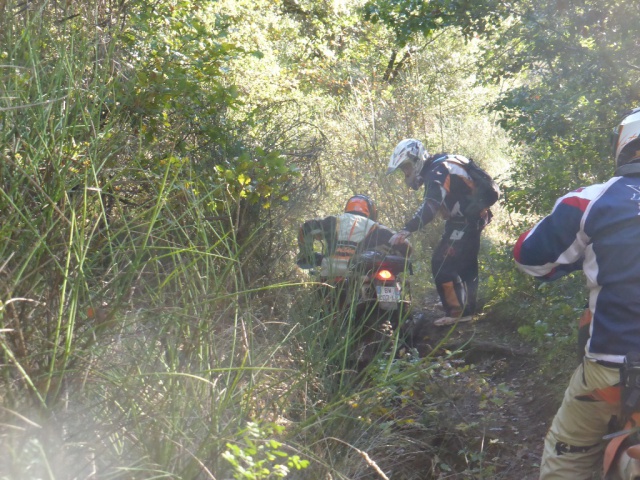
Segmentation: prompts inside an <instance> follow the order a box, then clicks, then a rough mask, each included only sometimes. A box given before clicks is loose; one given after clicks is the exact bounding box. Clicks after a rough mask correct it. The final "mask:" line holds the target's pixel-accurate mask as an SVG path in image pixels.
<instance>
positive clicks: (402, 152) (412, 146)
mask: <svg viewBox="0 0 640 480" xmlns="http://www.w3.org/2000/svg"><path fill="white" fill-rule="evenodd" d="M428 155H429V154H428V152H427V150H426V148H424V145H423V144H422V142H421V141H420V140H416V139H415V138H405V139H404V140H402V141H401V142H400V143H399V144H398V145H396V148H395V150H393V153H392V154H391V158H390V159H389V167H388V168H387V174H391V173H393V172H395V171H396V169H397V168H398V167H400V166H401V165H403V164H405V163H411V164H412V165H413V171H414V175H415V176H417V175H419V174H420V172H421V171H422V167H423V166H424V163H425V161H426V160H427V156H428Z"/></svg>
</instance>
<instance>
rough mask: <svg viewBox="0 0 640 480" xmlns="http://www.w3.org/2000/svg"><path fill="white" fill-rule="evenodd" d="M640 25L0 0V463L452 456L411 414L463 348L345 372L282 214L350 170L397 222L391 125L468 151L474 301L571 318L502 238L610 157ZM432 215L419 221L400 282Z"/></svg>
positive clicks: (453, 13) (472, 6)
mask: <svg viewBox="0 0 640 480" xmlns="http://www.w3.org/2000/svg"><path fill="white" fill-rule="evenodd" d="M637 25H640V4H638V3H637V2H623V1H621V0H597V1H596V0H579V1H573V2H571V1H565V0H553V1H552V0H536V1H533V0H525V1H521V2H513V3H506V2H502V1H498V0H484V1H479V2H476V1H467V0H454V1H450V0H447V1H444V0H439V1H432V2H415V1H410V0H369V1H349V2H347V1H339V0H277V1H273V0H219V1H197V2H196V1H187V0H156V1H152V2H150V1H145V0H128V1H125V0H98V1H96V2H88V3H78V2H69V1H47V0H31V1H29V0H27V1H19V0H0V79H1V81H0V318H1V324H0V358H1V359H2V366H1V369H0V373H1V378H0V392H1V393H0V419H1V420H0V423H1V424H2V427H1V428H2V430H1V433H0V439H1V441H0V444H2V446H3V447H4V448H3V452H4V454H3V458H4V460H3V461H2V462H0V477H2V478H87V477H89V476H93V477H95V478H185V479H191V478H218V479H220V478H232V477H233V478H249V479H260V478H281V477H285V476H286V477H289V478H314V479H315V478H385V475H391V473H390V472H392V473H393V478H398V479H402V478H407V479H409V478H420V479H424V478H438V475H439V473H440V472H443V471H451V469H452V468H454V467H452V465H453V463H454V462H455V461H457V460H456V459H451V460H450V461H449V463H447V461H444V460H443V459H442V457H441V456H440V457H438V455H437V452H436V450H435V448H436V447H434V446H433V445H434V444H433V443H431V442H429V441H425V442H423V443H421V442H418V441H417V440H416V438H417V437H416V436H415V434H416V431H419V432H421V435H422V436H421V438H422V439H425V438H429V437H430V436H432V437H433V436H435V435H436V432H441V427H442V426H441V425H440V424H439V423H438V405H439V397H438V392H437V391H435V390H433V389H432V388H431V387H430V385H431V384H432V379H433V378H434V376H438V375H441V371H442V369H443V368H453V367H451V366H450V365H449V367H444V366H443V365H448V364H446V363H443V362H442V361H441V360H438V359H435V358H423V359H417V358H415V357H411V356H409V357H408V358H405V359H404V360H402V361H395V362H392V361H390V360H389V359H388V358H386V357H385V358H380V359H379V361H378V362H376V363H374V364H373V365H372V367H371V369H370V371H369V372H368V374H367V380H366V382H365V384H364V385H366V386H363V385H359V386H357V385H354V384H353V383H352V380H353V378H352V377H351V376H350V375H349V374H348V373H346V372H345V371H344V369H342V370H341V363H340V360H339V359H340V358H341V356H342V355H343V353H342V352H343V350H344V345H342V344H341V339H340V338H339V337H338V338H336V332H335V331H333V330H332V329H331V328H330V327H329V325H330V324H329V322H328V321H327V318H325V317H323V316H322V315H323V314H321V313H318V310H317V309H315V308H314V307H313V304H312V300H311V298H312V295H310V291H311V289H312V285H311V284H310V283H309V282H310V281H311V280H312V278H311V277H309V276H307V275H305V274H304V273H302V272H301V271H300V270H298V269H297V268H295V264H294V262H293V259H294V256H295V253H296V248H297V246H296V233H297V227H298V225H299V224H300V223H301V221H303V220H304V219H307V218H310V217H315V216H322V215H324V214H328V213H333V212H335V211H337V210H339V209H340V208H341V206H342V204H343V202H344V201H345V199H346V198H347V197H348V196H349V195H351V194H354V193H368V194H370V195H371V196H372V197H373V198H375V200H376V201H377V204H378V209H379V211H380V212H381V220H382V221H383V223H386V224H388V225H389V226H391V227H393V228H399V227H400V226H402V224H403V222H404V220H405V219H406V218H407V216H408V215H410V214H412V212H413V209H414V208H415V206H416V205H417V204H418V201H419V193H413V192H407V191H406V190H405V189H404V188H403V186H402V185H401V183H400V182H399V179H398V178H395V177H388V176H386V175H385V174H384V172H385V167H386V162H387V159H388V156H389V154H390V152H391V151H392V149H393V146H394V145H395V144H396V143H397V142H398V141H399V140H400V139H402V138H405V137H416V138H420V139H422V140H423V141H424V142H425V144H426V145H427V147H428V148H429V150H430V151H451V152H456V153H461V154H466V155H468V156H472V157H473V158H475V159H476V160H477V161H478V162H479V163H480V164H482V165H483V166H484V167H485V168H486V169H487V170H489V171H490V172H492V173H493V174H495V175H496V177H497V179H498V181H499V183H500V184H501V186H502V189H503V192H504V195H503V199H502V202H501V204H500V206H498V208H497V209H496V219H495V222H494V227H495V228H492V229H491V231H490V232H488V236H487V241H486V243H485V244H484V245H483V259H482V262H483V264H482V275H483V278H482V296H483V297H484V300H485V302H486V311H487V312H488V313H489V314H490V315H493V316H494V318H496V319H498V320H499V319H500V318H505V317H507V316H511V315H517V316H518V318H526V320H522V325H521V334H523V335H524V338H525V339H526V340H527V341H529V342H533V343H535V344H542V343H546V344H547V346H548V347H549V348H554V346H555V348H559V347H558V346H563V345H565V344H566V342H567V341H568V340H567V338H568V337H570V336H571V335H572V333H571V332H572V325H571V324H572V322H573V321H574V320H575V318H576V317H577V313H576V312H577V311H578V309H579V308H580V307H581V305H582V298H581V296H582V292H581V288H580V278H576V279H569V280H566V281H563V282H561V283H560V284H559V285H557V286H553V287H550V288H545V289H544V290H542V291H538V290H536V289H535V288H532V286H533V285H535V284H534V283H533V282H532V281H531V280H529V279H525V278H523V277H521V276H520V275H519V274H518V273H516V272H515V271H514V269H513V266H512V264H511V261H510V245H511V244H512V242H513V240H514V238H515V234H516V233H518V232H520V231H521V230H523V229H524V228H526V226H527V225H530V224H531V223H532V222H533V221H534V220H535V219H536V218H537V216H538V215H540V214H543V213H544V212H546V211H548V210H549V209H550V208H551V206H552V205H553V201H554V199H555V198H556V197H557V196H558V195H560V194H562V193H563V192H565V191H567V190H569V189H572V188H575V187H577V186H579V185H582V184H585V183H592V182H595V181H599V180H603V179H605V178H606V177H607V176H608V175H610V173H611V171H612V161H611V159H610V158H609V151H608V144H607V142H608V132H609V131H610V129H611V127H612V125H613V124H614V123H615V120H616V118H617V117H618V115H619V114H620V113H621V112H622V111H624V110H625V109H627V108H629V107H631V106H634V105H636V104H638V103H640V82H639V81H638V78H640V76H639V75H638V71H639V70H640V66H639V65H637V58H636V57H637V56H636V55H634V54H635V52H637V49H638V36H637V35H636V34H637V32H638V27H637ZM629 32H635V33H636V34H629ZM436 230H437V228H433V229H429V231H427V232H426V233H425V234H424V235H421V236H415V237H414V238H413V241H414V244H415V247H416V253H415V263H416V267H417V268H416V275H415V280H414V289H415V292H414V297H415V299H416V301H420V299H422V298H424V296H425V295H426V294H427V293H428V292H429V291H430V290H431V289H432V287H431V285H430V272H429V267H428V265H429V262H428V259H429V256H430V250H431V247H432V245H433V242H434V241H435V240H436V239H437V231H436ZM532 292H533V293H532ZM559 298H561V299H562V301H561V302H558V301H556V300H557V299H559ZM342 366H343V365H342ZM408 406H411V407H413V408H414V411H419V412H420V414H419V415H418V417H416V418H413V419H410V420H406V422H411V423H413V424H415V425H414V430H413V431H411V432H407V431H406V430H403V424H402V422H401V421H399V420H398V418H400V417H399V414H398V412H399V411H400V410H402V409H403V408H406V407H408ZM404 426H405V427H406V424H405V425H404ZM438 434H440V433H438ZM389 445H393V446H394V448H396V449H395V450H393V449H392V450H390V449H389V448H388V446H389ZM413 451H415V452H420V455H421V456H422V460H421V462H422V463H421V464H420V466H419V467H416V465H415V463H414V464H412V462H414V461H415V459H412V458H411V452H413ZM398 452H404V453H402V455H400V453H398ZM462 457H464V459H466V460H465V461H464V462H462V461H460V462H459V463H458V466H457V467H455V468H459V471H461V472H462V471H463V470H464V471H465V472H467V474H468V475H470V476H472V475H476V477H475V478H493V477H492V476H491V475H492V471H491V467H490V466H488V465H486V464H484V463H483V462H482V459H481V458H480V456H477V455H476V456H475V457H474V456H473V455H469V452H464V453H463V454H462ZM469 459H471V460H469ZM458 460H460V459H458ZM383 470H384V471H385V472H386V473H384V472H383ZM372 475H376V477H372ZM483 475H484V476H483Z"/></svg>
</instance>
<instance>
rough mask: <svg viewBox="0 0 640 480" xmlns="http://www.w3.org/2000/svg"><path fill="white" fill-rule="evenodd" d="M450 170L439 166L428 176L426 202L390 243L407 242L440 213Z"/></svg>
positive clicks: (446, 192) (424, 201) (429, 172)
mask: <svg viewBox="0 0 640 480" xmlns="http://www.w3.org/2000/svg"><path fill="white" fill-rule="evenodd" d="M448 177H449V170H448V169H447V168H446V167H445V166H444V165H438V166H436V168H433V169H431V170H429V171H428V172H427V174H426V180H425V191H424V200H423V201H422V204H421V205H420V208H419V209H418V211H417V212H416V213H414V215H413V217H412V218H411V220H409V221H408V222H407V223H406V224H405V226H404V227H402V229H401V230H400V231H399V232H398V233H396V234H395V235H394V236H393V237H391V240H389V243H391V244H392V245H398V244H401V243H402V242H405V241H406V240H407V238H408V237H409V236H410V235H411V234H412V233H413V232H416V231H418V230H420V229H421V228H422V227H424V226H425V225H427V224H428V223H430V222H431V221H432V220H433V219H434V218H436V215H437V214H438V212H439V211H440V208H441V207H442V204H443V203H444V200H445V198H446V196H447V194H448V191H447V189H446V188H445V185H448V184H449V182H448Z"/></svg>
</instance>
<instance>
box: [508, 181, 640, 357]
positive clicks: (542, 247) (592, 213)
mask: <svg viewBox="0 0 640 480" xmlns="http://www.w3.org/2000/svg"><path fill="white" fill-rule="evenodd" d="M514 257H515V260H516V263H517V265H518V267H519V268H520V269H521V270H522V271H524V272H525V273H528V274H529V275H533V276H535V277H538V278H540V279H542V280H547V281H548V280H555V279H556V278H558V277H560V276H562V275H565V274H567V273H569V272H571V271H574V270H578V269H582V270H583V271H584V274H585V275H586V277H587V287H588V288H589V309H590V310H591V314H592V318H593V320H592V322H591V327H590V334H591V338H590V340H589V343H588V344H587V347H586V355H587V357H589V358H592V359H595V360H604V361H608V362H616V363H622V361H623V359H624V355H625V354H627V353H628V352H630V351H640V176H625V177H613V178H612V179H611V180H609V181H608V182H606V183H603V184H597V185H592V186H589V187H586V188H581V189H578V190H576V191H573V192H571V193H569V194H567V195H565V196H563V197H561V198H560V199H558V201H557V202H556V204H555V206H554V207H553V210H552V212H551V214H550V215H549V216H547V217H545V218H544V219H542V220H541V221H540V222H539V223H538V224H537V225H536V226H535V227H534V228H532V229H531V230H530V231H528V232H525V233H523V234H522V235H521V236H520V238H519V239H518V242H517V243H516V246H515V249H514Z"/></svg>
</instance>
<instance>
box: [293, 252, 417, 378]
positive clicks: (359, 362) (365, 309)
mask: <svg viewBox="0 0 640 480" xmlns="http://www.w3.org/2000/svg"><path fill="white" fill-rule="evenodd" d="M329 261H330V259H328V258H327V257H324V256H322V255H316V266H317V267H322V268H321V271H324V272H326V271H327V270H328V269H327V264H328V262H329ZM299 266H301V267H302V265H299ZM311 273H312V274H313V273H315V274H317V273H318V272H317V271H315V270H312V272H311ZM341 273H343V275H341V276H338V277H331V278H330V279H329V278H323V276H322V275H320V278H321V280H322V281H323V282H324V283H323V285H325V286H326V287H327V288H325V289H324V290H323V294H322V295H323V296H324V298H325V304H326V305H328V306H329V308H330V309H332V310H333V311H334V312H333V313H334V316H335V318H336V319H338V322H339V324H340V328H341V329H342V331H343V332H344V333H343V339H344V341H345V342H346V343H347V344H348V345H349V346H350V348H349V350H350V353H349V357H350V359H351V361H350V362H349V363H350V364H352V366H353V367H354V369H355V370H357V371H362V370H363V369H364V368H365V367H366V366H367V365H368V364H369V363H371V361H372V360H373V359H374V358H375V357H376V356H377V355H378V354H379V353H381V352H382V351H383V350H385V349H386V348H387V347H388V346H390V344H391V343H392V341H393V338H394V336H393V334H394V332H398V334H399V338H403V337H404V336H406V335H404V333H405V332H406V330H407V329H406V328H403V327H404V324H405V323H406V322H405V320H406V319H407V318H408V317H409V315H410V312H411V292H410V285H409V281H408V278H407V274H408V275H411V274H413V267H412V264H411V261H410V260H409V259H408V258H406V257H405V256H402V255H396V254H393V253H391V254H385V253H382V252H380V251H376V250H367V251H364V252H361V253H358V254H356V255H354V256H353V257H352V258H351V259H350V260H349V262H348V267H347V269H346V271H344V272H341ZM396 349H397V347H396Z"/></svg>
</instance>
